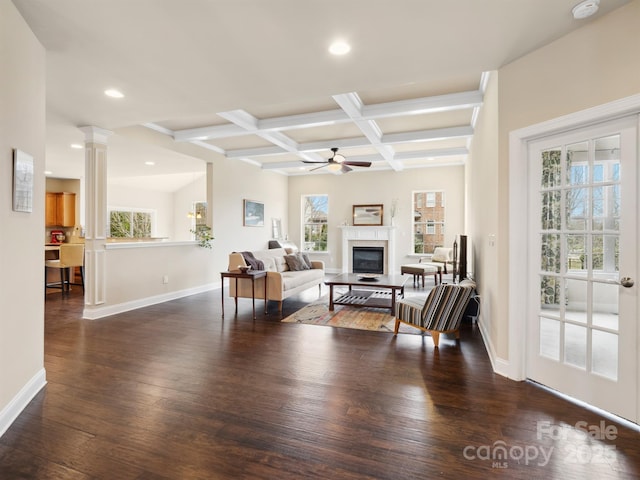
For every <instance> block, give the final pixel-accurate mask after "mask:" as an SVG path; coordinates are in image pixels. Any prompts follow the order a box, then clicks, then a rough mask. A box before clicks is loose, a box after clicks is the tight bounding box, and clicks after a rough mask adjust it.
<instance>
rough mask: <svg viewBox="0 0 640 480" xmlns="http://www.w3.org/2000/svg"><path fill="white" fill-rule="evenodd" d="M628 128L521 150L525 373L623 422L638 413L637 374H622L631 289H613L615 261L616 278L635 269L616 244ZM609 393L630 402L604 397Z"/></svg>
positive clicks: (627, 217)
mask: <svg viewBox="0 0 640 480" xmlns="http://www.w3.org/2000/svg"><path fill="white" fill-rule="evenodd" d="M633 125H634V122H633V121H627V122H626V123H625V122H613V123H612V124H610V125H607V126H601V127H593V128H590V129H588V130H587V129H585V130H584V131H582V132H574V133H571V134H566V135H559V136H556V137H553V138H549V139H545V140H541V141H538V142H535V143H532V144H531V145H530V150H529V161H530V167H531V168H530V173H531V177H530V178H531V186H532V188H531V194H530V198H531V200H532V201H531V202H530V203H531V209H530V214H531V218H530V231H531V232H532V233H535V238H534V239H532V240H533V246H535V248H532V249H530V252H531V258H530V259H529V265H530V274H531V275H532V277H530V278H531V279H532V280H533V285H535V286H536V287H534V288H532V289H531V291H532V298H531V305H532V306H533V305H535V306H536V307H534V308H533V309H532V317H531V318H530V320H529V330H528V331H529V335H530V337H529V339H530V346H531V348H530V349H529V352H528V356H527V367H528V373H529V377H530V378H532V379H534V380H536V381H539V382H541V383H543V384H545V385H548V386H550V387H552V388H556V389H558V390H561V391H563V392H564V393H567V394H569V395H572V396H574V397H576V398H579V399H581V400H584V401H587V402H589V403H592V404H594V405H597V406H600V407H601V408H605V409H607V410H609V411H612V412H614V413H617V414H619V415H622V416H625V417H626V418H631V417H634V418H635V416H636V415H637V413H636V412H635V405H636V402H635V398H636V395H637V394H636V393H635V392H636V390H635V384H636V377H635V374H634V376H633V378H630V376H629V370H630V368H632V369H633V370H634V371H635V368H633V366H635V364H636V360H635V351H636V350H635V349H636V347H637V345H636V343H637V341H635V340H633V339H635V338H636V335H635V332H636V315H635V311H636V306H637V305H636V300H635V299H636V293H635V291H636V288H637V287H633V288H631V289H625V288H623V287H621V285H620V278H621V271H620V265H621V263H620V261H621V259H624V263H623V265H625V269H624V270H625V271H624V275H625V276H633V277H634V278H635V275H636V272H635V265H636V263H635V262H636V253H635V248H623V246H626V245H631V244H632V243H634V242H632V240H633V239H634V238H635V233H636V230H635V228H636V227H635V225H636V220H635V218H636V212H635V205H636V202H635V195H636V194H635V192H636V188H635V184H636V180H637V179H636V167H635V157H636V156H637V153H636V148H635V140H634V139H635V138H636V134H635V127H634V126H633ZM623 173H624V175H625V177H624V179H623V178H622V174H623ZM623 191H626V192H627V194H628V195H627V196H626V197H625V199H626V201H628V204H623V197H622V194H623ZM629 200H631V201H629ZM625 207H626V209H625ZM624 238H626V240H625V241H623V239H624ZM630 239H631V241H630ZM627 290H630V291H627ZM623 297H624V298H623ZM627 336H628V337H629V338H627ZM630 339H632V340H630ZM626 382H631V383H630V387H627V385H626ZM602 389H604V390H602ZM598 390H602V391H605V392H606V395H603V394H601V393H599V392H598ZM616 391H618V392H619V395H627V396H630V397H631V398H632V399H633V401H632V402H627V401H624V400H621V399H619V398H615V399H613V400H607V399H606V397H616V396H617V395H616V394H615V392H616Z"/></svg>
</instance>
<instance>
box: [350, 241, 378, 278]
mask: <svg viewBox="0 0 640 480" xmlns="http://www.w3.org/2000/svg"><path fill="white" fill-rule="evenodd" d="M352 252H353V258H352V265H353V273H380V274H382V273H384V247H353V249H352Z"/></svg>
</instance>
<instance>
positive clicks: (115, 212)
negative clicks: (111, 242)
mask: <svg viewBox="0 0 640 480" xmlns="http://www.w3.org/2000/svg"><path fill="white" fill-rule="evenodd" d="M155 215H156V212H155V210H143V209H125V208H110V209H109V225H108V230H109V236H110V237H115V238H148V237H152V236H153V232H154V227H155V226H154V223H155Z"/></svg>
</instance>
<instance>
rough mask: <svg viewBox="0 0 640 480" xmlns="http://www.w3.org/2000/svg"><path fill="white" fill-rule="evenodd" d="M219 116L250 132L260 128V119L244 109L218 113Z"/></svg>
mask: <svg viewBox="0 0 640 480" xmlns="http://www.w3.org/2000/svg"><path fill="white" fill-rule="evenodd" d="M218 116H219V117H222V118H224V119H225V120H228V121H229V122H231V123H233V124H235V125H237V126H239V127H241V128H244V129H245V130H246V131H247V132H248V133H255V132H256V130H258V119H257V118H256V117H254V116H253V115H251V114H250V113H249V112H245V111H244V110H231V111H229V112H220V113H218Z"/></svg>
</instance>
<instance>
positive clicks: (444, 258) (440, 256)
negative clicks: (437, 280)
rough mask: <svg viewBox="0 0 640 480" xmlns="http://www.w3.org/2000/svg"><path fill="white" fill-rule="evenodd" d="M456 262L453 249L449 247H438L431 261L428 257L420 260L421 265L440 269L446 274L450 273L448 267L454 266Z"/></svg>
mask: <svg viewBox="0 0 640 480" xmlns="http://www.w3.org/2000/svg"><path fill="white" fill-rule="evenodd" d="M454 261H455V259H454V258H453V248H449V247H436V248H435V250H434V251H433V255H431V259H428V258H427V257H422V258H420V263H426V264H427V265H433V266H434V267H440V268H442V269H443V270H444V273H445V274H448V273H449V271H448V269H447V265H451V266H453V265H454Z"/></svg>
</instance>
